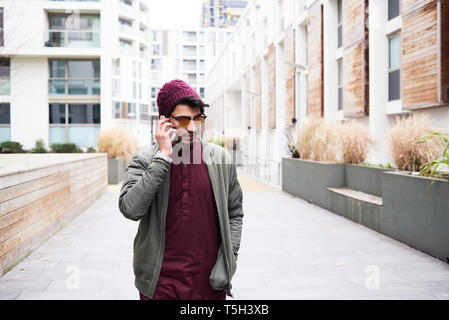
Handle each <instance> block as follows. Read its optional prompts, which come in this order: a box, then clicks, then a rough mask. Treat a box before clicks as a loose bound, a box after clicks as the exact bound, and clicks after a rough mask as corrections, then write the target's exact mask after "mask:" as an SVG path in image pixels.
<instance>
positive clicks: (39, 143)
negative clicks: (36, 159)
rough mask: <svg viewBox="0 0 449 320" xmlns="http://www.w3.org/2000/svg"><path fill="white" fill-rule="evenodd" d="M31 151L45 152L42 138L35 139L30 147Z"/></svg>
mask: <svg viewBox="0 0 449 320" xmlns="http://www.w3.org/2000/svg"><path fill="white" fill-rule="evenodd" d="M31 152H32V153H47V152H48V151H47V149H45V143H44V140H43V139H37V140H36V142H35V145H34V148H33V149H31Z"/></svg>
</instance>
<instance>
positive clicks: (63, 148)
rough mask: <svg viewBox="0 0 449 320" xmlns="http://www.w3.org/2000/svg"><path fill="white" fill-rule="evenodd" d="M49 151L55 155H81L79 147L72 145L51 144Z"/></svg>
mask: <svg viewBox="0 0 449 320" xmlns="http://www.w3.org/2000/svg"><path fill="white" fill-rule="evenodd" d="M50 148H51V151H52V152H55V153H82V152H83V150H81V149H80V148H79V147H77V146H76V144H74V143H52V145H51V146H50Z"/></svg>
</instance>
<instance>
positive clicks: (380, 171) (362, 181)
mask: <svg viewBox="0 0 449 320" xmlns="http://www.w3.org/2000/svg"><path fill="white" fill-rule="evenodd" d="M388 171H393V169H384V168H376V167H368V166H362V165H358V164H348V163H347V164H345V185H346V187H348V188H351V189H354V190H359V191H363V192H366V193H370V194H373V195H376V196H378V197H382V181H383V175H384V172H388Z"/></svg>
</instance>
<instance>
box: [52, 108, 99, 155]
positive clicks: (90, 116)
mask: <svg viewBox="0 0 449 320" xmlns="http://www.w3.org/2000/svg"><path fill="white" fill-rule="evenodd" d="M49 116H50V118H49V123H50V140H49V141H50V145H51V144H52V143H66V142H70V143H75V144H76V145H77V146H79V147H86V148H87V147H96V144H97V139H98V134H99V133H100V123H101V119H100V117H101V113H100V105H99V104H60V103H52V104H50V105H49Z"/></svg>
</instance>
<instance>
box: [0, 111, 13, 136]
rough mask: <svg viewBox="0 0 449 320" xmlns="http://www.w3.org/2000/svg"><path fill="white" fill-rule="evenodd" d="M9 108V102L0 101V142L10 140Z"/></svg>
mask: <svg viewBox="0 0 449 320" xmlns="http://www.w3.org/2000/svg"><path fill="white" fill-rule="evenodd" d="M10 125H11V110H10V104H9V103H0V142H4V141H10V140H11V129H10Z"/></svg>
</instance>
